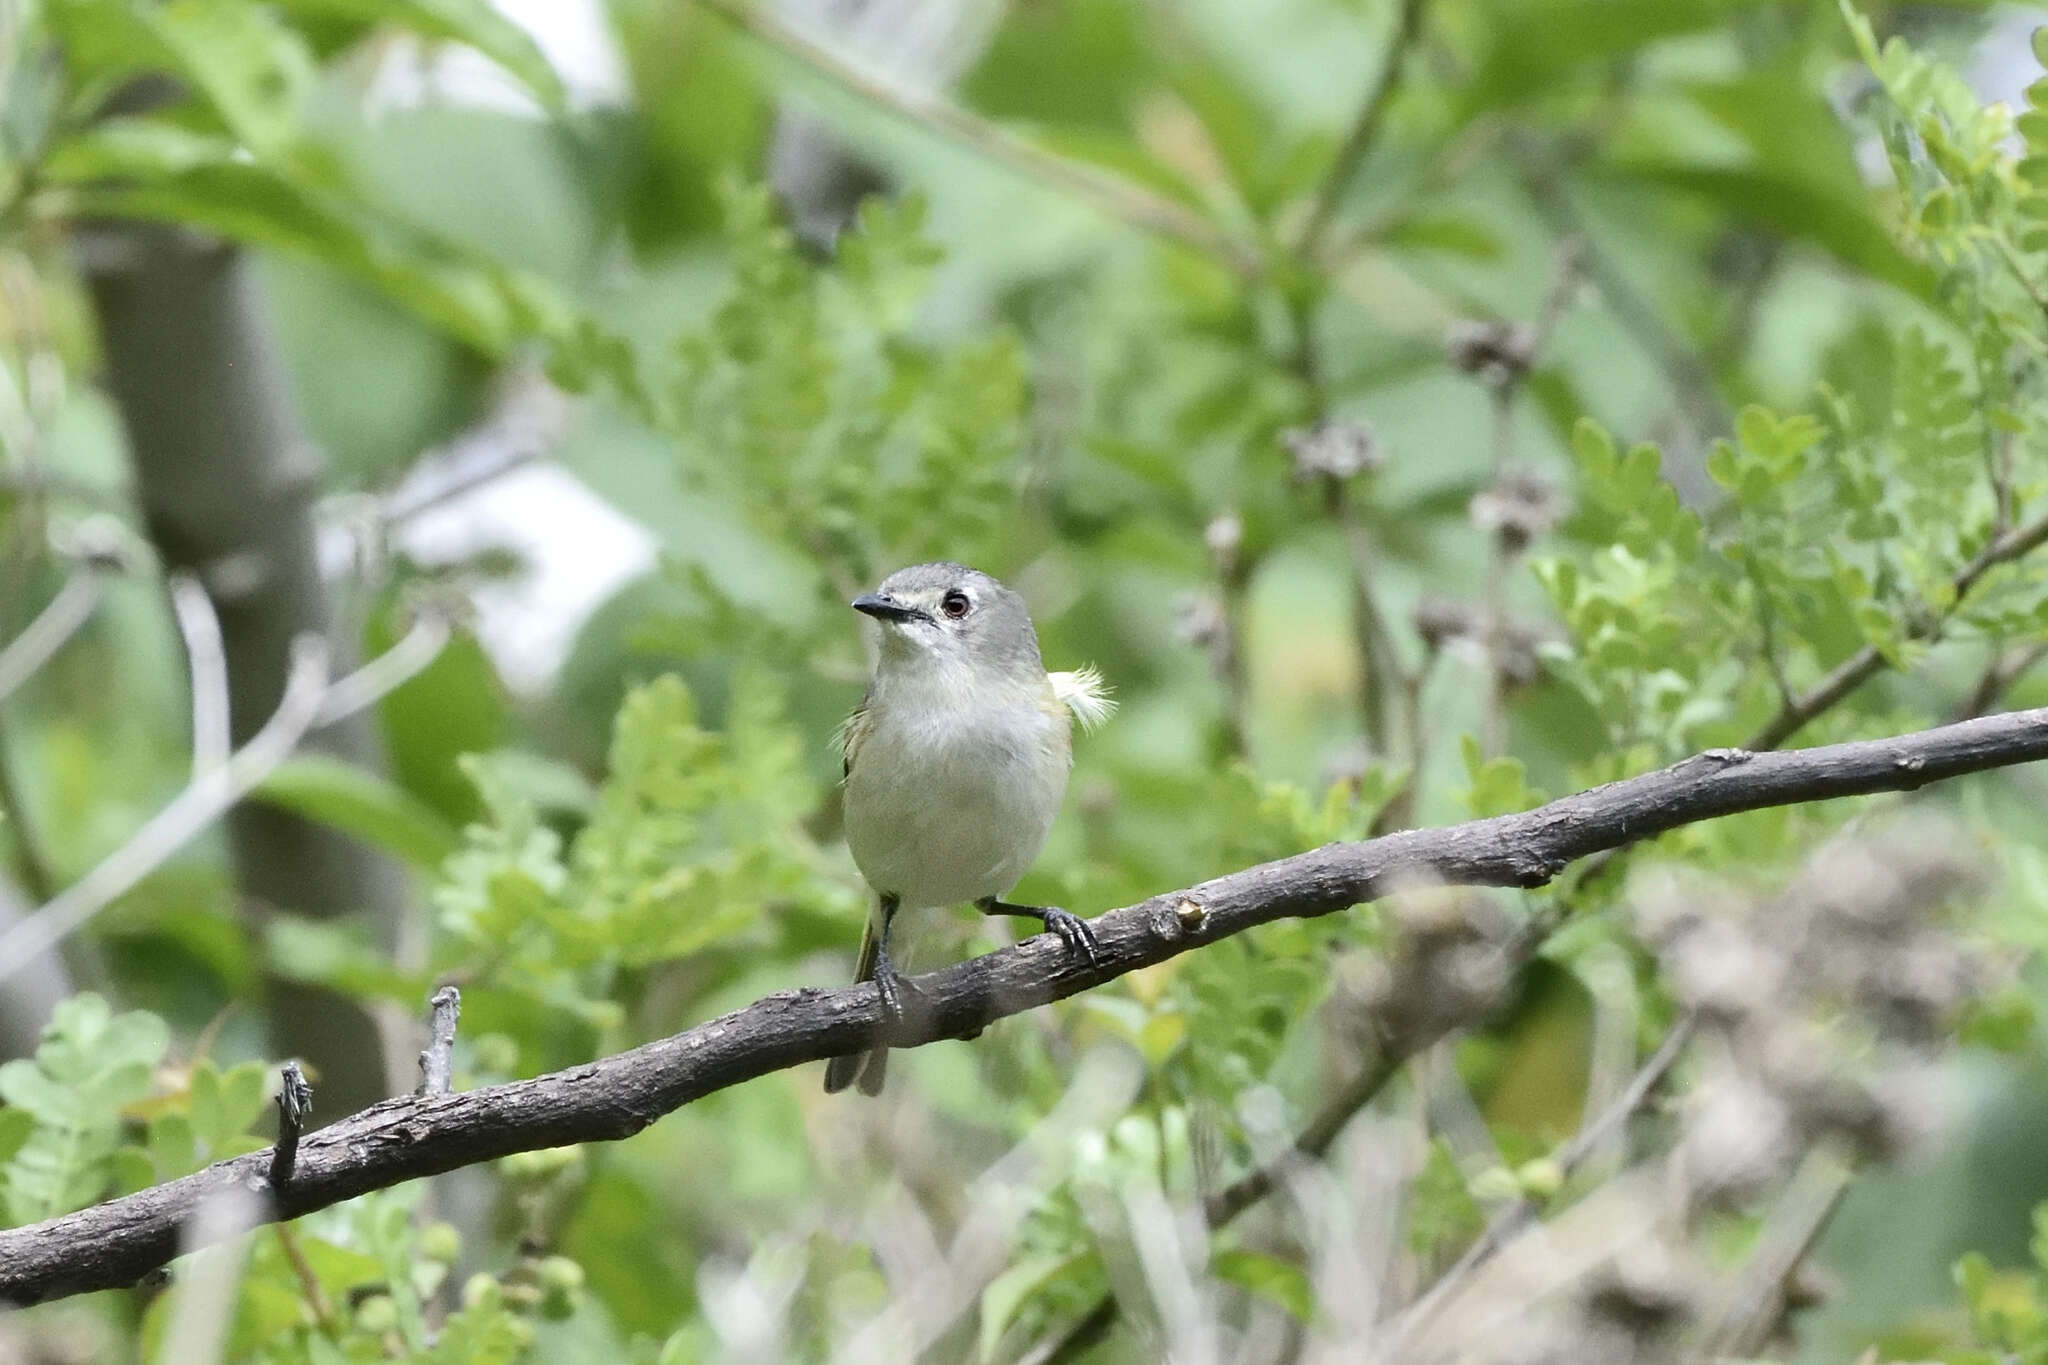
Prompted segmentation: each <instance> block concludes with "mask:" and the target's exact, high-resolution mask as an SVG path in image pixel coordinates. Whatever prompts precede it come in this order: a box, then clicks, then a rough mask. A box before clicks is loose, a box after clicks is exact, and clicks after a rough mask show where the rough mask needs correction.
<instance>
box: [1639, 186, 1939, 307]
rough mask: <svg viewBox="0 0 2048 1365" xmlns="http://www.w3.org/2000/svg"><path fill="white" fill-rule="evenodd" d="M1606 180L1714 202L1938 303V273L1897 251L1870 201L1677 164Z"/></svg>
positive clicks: (1818, 188)
mask: <svg viewBox="0 0 2048 1365" xmlns="http://www.w3.org/2000/svg"><path fill="white" fill-rule="evenodd" d="M1606 175H1607V177H1608V178H1611V179H1614V180H1617V181H1620V182H1623V183H1634V184H1644V185H1653V186H1656V187H1658V188H1660V189H1669V190H1678V191H1681V192H1684V193H1688V194H1694V195H1698V196H1700V197H1701V198H1704V199H1709V200H1712V201H1713V202H1714V203H1716V204H1718V205H1720V206H1721V207H1722V208H1723V209H1725V210H1727V211H1728V212H1730V213H1732V214H1734V215H1735V216H1736V217H1738V218H1741V219H1745V220H1747V221H1748V222H1751V223H1753V224H1755V225H1757V226H1759V227H1763V228H1768V229H1770V230H1772V231H1775V232H1778V233H1780V234H1782V235H1784V236H1787V237H1792V238H1797V239H1800V240H1804V241H1809V242H1812V243H1813V244H1814V245H1816V246H1818V247H1820V248H1822V249H1823V250H1825V251H1827V252H1828V253H1829V254H1831V255H1832V256H1834V257H1835V259H1837V260H1839V261H1841V262H1842V263H1843V264H1844V265H1847V266H1849V267H1851V268H1853V269H1856V270H1860V271H1862V272H1863V273H1864V274H1866V275H1869V276H1870V277H1871V278H1873V279H1878V280H1883V281H1884V282H1886V283H1887V284H1891V285H1894V286H1896V287H1897V288H1899V289H1901V290H1903V291H1905V292H1906V293H1907V294H1910V295H1912V296H1913V297H1914V298H1918V299H1923V300H1927V301H1930V302H1931V301H1932V300H1933V299H1934V297H1935V280H1934V274H1933V272H1932V271H1931V270H1930V269H1929V268H1928V267H1927V266H1925V265H1923V264H1921V263H1920V262H1919V261H1916V260H1914V259H1912V258H1911V257H1909V256H1907V255H1906V254H1905V253H1904V252H1903V251H1901V250H1900V249H1899V246H1898V243H1897V242H1895V241H1894V240H1893V239H1892V236H1891V234H1890V233H1889V232H1888V231H1886V230H1885V228H1884V227H1883V226H1882V225H1881V224H1880V223H1879V222H1878V221H1877V219H1876V217H1875V216H1874V215H1873V214H1872V213H1871V209H1870V201H1869V199H1868V197H1867V196H1863V195H1853V196H1852V195H1846V194H1840V193H1833V192H1829V191H1827V190H1824V189H1822V188H1820V187H1818V186H1815V185H1813V184H1811V183H1809V182H1807V181H1805V180H1802V179H1795V178H1793V177H1791V176H1787V175H1783V174H1779V173H1775V172H1771V171H1767V170H1749V169H1741V168H1728V167H1722V166H1696V165H1687V164H1683V163H1676V162H1654V161H1647V160H1646V161H1638V162H1633V163H1627V164H1617V165H1614V166H1612V167H1611V168H1610V169H1609V171H1607V172H1606Z"/></svg>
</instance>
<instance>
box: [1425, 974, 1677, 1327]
mask: <svg viewBox="0 0 2048 1365" xmlns="http://www.w3.org/2000/svg"><path fill="white" fill-rule="evenodd" d="M1696 1023H1697V1021H1696V1020H1695V1018H1694V1017H1693V1016H1692V1015H1689V1014H1688V1015H1686V1016H1684V1017H1683V1018H1681V1019H1680V1020H1679V1021H1678V1022H1677V1023H1676V1024H1674V1025H1673V1026H1672V1028H1671V1032H1670V1033H1668V1034H1666V1035H1665V1037H1664V1042H1663V1043H1662V1044H1661V1045H1660V1046H1659V1047H1658V1048H1657V1051H1656V1052H1655V1053H1653V1054H1652V1055H1651V1057H1650V1059H1649V1060H1648V1061H1647V1062H1645V1063H1643V1066H1642V1069H1641V1070H1639V1071H1637V1072H1636V1074H1635V1078H1634V1079H1633V1080H1631V1081H1630V1082H1629V1083H1628V1086H1627V1088H1626V1089H1624V1090H1623V1091H1622V1092H1621V1093H1620V1094H1619V1095H1617V1096H1615V1097H1614V1102H1613V1103H1612V1104H1610V1105H1608V1106H1607V1108H1605V1109H1603V1110H1602V1111H1601V1112H1600V1113H1599V1114H1598V1115H1597V1116H1596V1117H1595V1118H1594V1119H1593V1120H1592V1121H1591V1122H1589V1123H1587V1124H1586V1125H1585V1127H1583V1128H1581V1129H1580V1130H1579V1132H1578V1135H1577V1136H1576V1137H1574V1138H1573V1139H1572V1140H1571V1141H1570V1142H1569V1143H1567V1144H1566V1145H1565V1146H1564V1147H1563V1148H1562V1149H1560V1150H1559V1151H1558V1153H1557V1155H1556V1158H1555V1160H1556V1162H1557V1166H1558V1169H1559V1171H1560V1172H1562V1173H1563V1174H1564V1175H1567V1176H1568V1175H1570V1174H1571V1173H1572V1172H1573V1171H1575V1170H1577V1169H1578V1168H1579V1167H1580V1166H1581V1165H1583V1164H1585V1162H1586V1160H1587V1159H1588V1158H1589V1157H1591V1156H1592V1155H1593V1153H1594V1152H1596V1151H1597V1150H1599V1147H1600V1144H1601V1143H1602V1142H1603V1141H1605V1140H1606V1138H1607V1135H1608V1134H1609V1133H1611V1132H1613V1131H1614V1130H1615V1129H1616V1128H1619V1127H1620V1126H1621V1125H1622V1124H1624V1123H1626V1122H1627V1121H1628V1119H1629V1116H1630V1115H1632V1114H1634V1113H1635V1112H1636V1111H1637V1110H1638V1109H1640V1108H1642V1107H1643V1103H1644V1101H1646V1100H1647V1099H1649V1097H1650V1092H1651V1091H1652V1090H1654V1089H1656V1088H1657V1084H1658V1082H1660V1081H1662V1080H1663V1079H1664V1076H1665V1073H1667V1072H1669V1071H1670V1070H1671V1068H1672V1066H1673V1064H1675V1063H1676V1062H1677V1061H1678V1056H1679V1054H1680V1053H1681V1052H1683V1051H1684V1050H1685V1045H1686V1044H1687V1043H1688V1042H1690V1041H1691V1040H1692V1034H1693V1028H1694V1026H1695V1024H1696ZM1537 1212H1538V1207H1537V1204H1536V1201H1535V1200H1533V1199H1530V1198H1528V1197H1527V1196H1523V1197H1522V1198H1519V1199H1516V1200H1514V1201H1513V1202H1511V1203H1509V1204H1506V1205H1504V1206H1503V1207H1502V1208H1500V1209H1499V1210H1498V1211H1497V1212H1496V1213H1495V1214H1494V1215H1493V1217H1492V1218H1491V1219H1490V1220H1488V1222H1487V1224H1486V1227H1485V1229H1484V1230H1483V1231H1481V1232H1480V1234H1479V1236H1478V1237H1476V1238H1474V1239H1473V1241H1472V1245H1470V1246H1468V1247H1466V1248H1465V1251H1464V1254H1463V1255H1461V1256H1459V1257H1458V1259H1457V1260H1456V1261H1455V1262H1453V1263H1452V1265H1451V1268H1450V1269H1449V1270H1446V1271H1445V1272H1444V1273H1443V1274H1442V1275H1440V1276H1438V1277H1437V1280H1436V1283H1435V1284H1432V1285H1431V1286H1430V1287H1429V1288H1428V1289H1427V1290H1426V1291H1424V1293H1423V1294H1422V1296H1421V1297H1420V1298H1418V1299H1417V1300H1416V1301H1415V1303H1414V1306H1413V1307H1411V1308H1409V1309H1408V1311H1407V1312H1406V1313H1405V1314H1403V1315H1402V1319H1401V1324H1400V1327H1399V1328H1398V1330H1397V1332H1396V1334H1395V1337H1394V1341H1393V1344H1392V1346H1391V1347H1390V1348H1389V1350H1388V1352H1387V1357H1386V1358H1388V1359H1399V1358H1400V1347H1401V1344H1402V1343H1403V1342H1406V1341H1409V1340H1412V1339H1413V1336H1414V1334H1415V1333H1416V1332H1418V1331H1420V1330H1421V1329H1422V1328H1424V1327H1426V1326H1428V1325H1429V1324H1430V1323H1431V1322H1432V1321H1434V1320H1435V1318H1436V1316H1437V1314H1438V1313H1439V1312H1440V1311H1441V1310H1442V1308H1443V1306H1444V1305H1445V1304H1447V1303H1449V1302H1450V1301H1451V1299H1452V1297H1453V1296H1454V1294H1455V1293H1456V1291H1457V1290H1458V1289H1459V1288H1460V1287H1461V1286H1463V1285H1465V1284H1466V1283H1468V1282H1469V1281H1470V1280H1471V1278H1472V1276H1473V1274H1474V1273H1475V1272H1477V1271H1478V1269H1479V1267H1480V1266H1482V1265H1484V1264H1485V1263H1486V1262H1487V1261H1488V1260H1490V1259H1491V1258H1492V1257H1493V1255H1494V1253H1495V1252H1497V1251H1499V1250H1500V1249H1501V1248H1502V1247H1504V1246H1506V1245H1507V1243H1508V1239H1509V1238H1511V1237H1513V1236H1514V1235H1515V1234H1516V1233H1518V1232H1520V1231H1521V1230H1522V1228H1523V1227H1525V1226H1526V1225H1527V1224H1528V1222H1529V1220H1530V1219H1532V1218H1534V1217H1535V1216H1536V1214H1537Z"/></svg>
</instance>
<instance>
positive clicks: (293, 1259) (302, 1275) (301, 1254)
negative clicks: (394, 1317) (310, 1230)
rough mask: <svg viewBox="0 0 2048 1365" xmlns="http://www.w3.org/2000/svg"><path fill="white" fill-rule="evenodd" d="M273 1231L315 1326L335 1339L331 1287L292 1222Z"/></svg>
mask: <svg viewBox="0 0 2048 1365" xmlns="http://www.w3.org/2000/svg"><path fill="white" fill-rule="evenodd" d="M301 1084H303V1082H301ZM271 1231H272V1232H275V1233H276V1234H277V1245H278V1248H279V1250H281V1251H283V1252H284V1259H285V1264H286V1265H289V1266H290V1267H291V1268H292V1277H293V1278H294V1279H296V1280H297V1281H298V1282H299V1292H300V1293H301V1294H303V1295H305V1298H306V1311H307V1312H309V1313H311V1314H312V1315H313V1325H314V1326H315V1327H318V1328H319V1329H320V1335H322V1336H324V1337H328V1338H330V1339H332V1338H334V1337H337V1336H339V1335H340V1329H339V1328H337V1327H336V1326H335V1322H334V1305H333V1304H332V1303H331V1302H329V1300H328V1298H327V1290H326V1288H325V1287H324V1286H322V1285H321V1283H320V1276H319V1275H318V1274H317V1273H316V1272H315V1271H314V1269H313V1265H312V1262H310V1261H308V1260H307V1259H306V1252H305V1249H304V1248H302V1247H301V1246H300V1245H299V1239H298V1237H297V1236H295V1235H294V1234H293V1232H292V1225H291V1224H290V1223H276V1224H273V1225H272V1226H271Z"/></svg>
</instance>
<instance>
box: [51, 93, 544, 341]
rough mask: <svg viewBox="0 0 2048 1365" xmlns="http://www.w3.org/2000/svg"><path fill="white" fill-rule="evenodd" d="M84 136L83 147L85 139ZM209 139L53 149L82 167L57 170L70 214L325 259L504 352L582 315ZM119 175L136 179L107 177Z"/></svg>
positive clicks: (122, 140)
mask: <svg viewBox="0 0 2048 1365" xmlns="http://www.w3.org/2000/svg"><path fill="white" fill-rule="evenodd" d="M81 144H83V145H81ZM198 151H199V145H198V144H197V143H194V142H190V141H188V142H185V143H183V144H182V145H180V144H178V143H176V141H175V140H174V139H173V138H171V137H169V136H167V135H165V134H162V133H160V132H157V131H154V130H152V131H150V132H147V133H142V134H138V133H137V132H136V131H135V130H133V129H125V130H123V131H122V132H121V133H120V134H119V135H118V136H113V137H110V136H107V135H106V133H105V131H104V130H101V129H96V130H92V131H89V132H86V133H83V134H80V135H79V137H78V138H77V139H75V140H73V141H70V142H67V143H66V144H64V145H62V146H60V147H59V148H57V149H56V150H55V151H54V152H53V161H54V164H55V165H56V166H57V167H58V168H59V169H61V170H64V171H67V172H68V173H70V174H72V175H75V176H78V177H80V179H79V180H78V181H76V182H66V181H59V180H54V179H53V181H52V184H53V185H57V186H61V187H62V189H63V193H62V194H61V196H57V197H55V198H54V199H53V201H52V203H53V205H54V206H55V207H58V208H60V209H61V210H62V212H63V213H64V214H65V215H67V216H76V217H103V218H137V219H147V220H152V221H157V222H170V223H181V224H184V225H186V226H189V227H196V228H203V229H205V230H207V231H209V232H215V233H218V234H220V235H221V236H223V237H228V238H232V239H233V240H235V241H239V242H245V243H248V244H250V245H254V246H269V247H276V248H278V249H280V250H284V251H293V252H297V253H300V254H302V255H305V256H309V257H312V258H313V259H315V260H319V261H323V262H325V263H327V264H329V265H332V266H335V267H337V268H339V269H342V270H345V271H348V272H349V273H351V274H353V275H356V276H357V277H359V278H361V279H363V280H366V281H368V282H369V283H371V284H373V285H375V286H376V287H377V288H378V289H380V290H382V291H383V292H384V293H385V294H387V295H389V296H390V297H391V298H392V299H393V300H394V301H396V302H398V303H400V304H402V305H403V306H405V307H407V308H410V309H411V310H412V311H414V312H415V313H417V314H419V315H420V316H421V317H422V318H424V319H426V320H427V321H428V322H431V323H432V324H434V325H435V326H437V327H440V328H442V329H443V330H445V331H447V332H448V333H449V334H450V335H451V336H454V337H456V338H457V339H459V340H461V341H463V342H465V343H467V344H469V345H470V346H473V347H475V348H476V349H477V350H479V351H481V352H483V353H484V354H486V355H490V356H496V355H500V354H502V353H504V352H505V351H506V350H508V349H509V348H510V347H511V346H512V345H513V343H514V342H515V341H517V340H518V339H520V338H521V337H522V336H525V335H532V334H541V335H546V336H552V337H555V338H558V339H561V340H563V341H564V342H565V343H567V342H569V341H571V340H572V339H573V338H574V337H575V335H576V333H577V332H578V329H579V327H580V326H581V321H580V320H579V318H578V317H577V316H576V314H575V312H574V310H573V309H572V308H570V307H569V305H568V304H567V303H566V301H565V300H564V299H562V298H561V297H560V296H559V295H558V294H557V293H556V292H555V291H554V289H553V287H552V286H550V285H547V284H545V283H543V282H541V281H539V280H537V279H535V278H534V277H532V276H528V275H522V274H519V273H517V272H514V271H511V270H508V269H506V268H504V267H503V266H499V265H496V264H494V263H492V262H489V261H486V260H484V259H482V258H480V257H477V256H475V255H472V254H469V253H466V252H464V251H462V250H460V249H458V248H456V247H454V246H453V245H451V244H449V243H445V242H442V241H439V240H438V239H436V238H434V237H432V236H431V235H429V234H426V233H422V232H419V231H416V230H409V229H406V228H403V227H401V226H399V225H398V224H397V223H396V222H395V221H393V220H389V219H384V218H380V217H378V216H377V215H375V214H373V213H371V212H370V211H369V210H368V209H366V208H364V207H363V206H362V205H361V204H359V203H357V202H354V201H352V200H350V199H349V198H347V197H345V196H343V195H340V194H337V193H335V192H333V191H331V190H327V189H324V188H315V187H313V186H311V185H308V184H303V183H299V182H297V181H296V180H294V179H291V178H289V177H288V176H286V175H285V174H283V173H281V172H279V171H278V170H276V169H273V168H271V167H267V166H262V165H256V164H252V163H246V162H237V161H212V162H204V163H199V162H197V161H196V160H195V158H196V156H197V153H198ZM103 177H119V178H120V179H121V180H123V181H127V180H129V179H131V178H132V179H133V180H134V183H118V184H110V183H103V181H102V178H103Z"/></svg>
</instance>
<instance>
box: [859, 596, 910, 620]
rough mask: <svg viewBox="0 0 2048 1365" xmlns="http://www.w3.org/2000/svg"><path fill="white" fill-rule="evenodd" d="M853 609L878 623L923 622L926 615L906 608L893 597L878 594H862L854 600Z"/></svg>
mask: <svg viewBox="0 0 2048 1365" xmlns="http://www.w3.org/2000/svg"><path fill="white" fill-rule="evenodd" d="M853 609H854V610H855V611H857V612H861V613H863V614H864V615H868V616H872V617H874V618H875V619H876V620H877V621H922V620H924V619H925V614H924V613H923V612H921V611H919V610H918V609H917V608H916V607H906V606H904V605H903V604H902V603H901V602H898V601H897V600H896V599H895V598H893V597H887V596H884V595H883V594H881V593H878V592H866V593H862V594H861V595H860V596H859V597H856V598H854V599H853Z"/></svg>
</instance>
